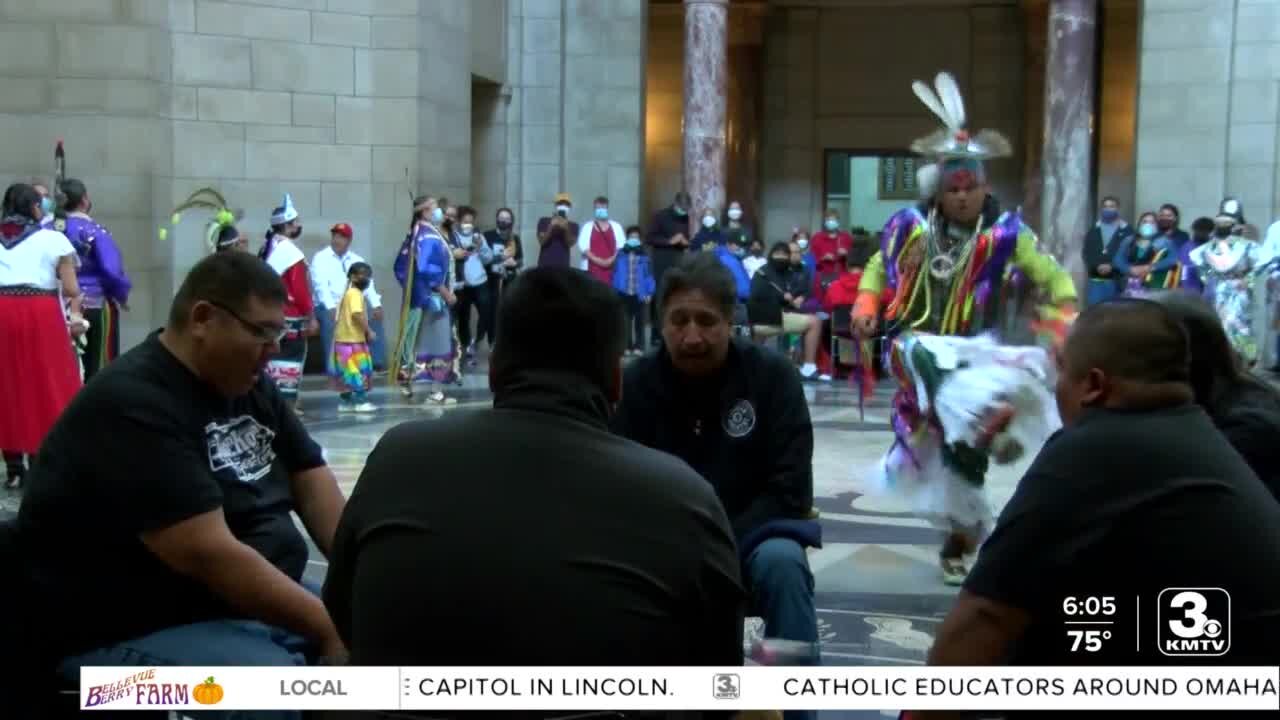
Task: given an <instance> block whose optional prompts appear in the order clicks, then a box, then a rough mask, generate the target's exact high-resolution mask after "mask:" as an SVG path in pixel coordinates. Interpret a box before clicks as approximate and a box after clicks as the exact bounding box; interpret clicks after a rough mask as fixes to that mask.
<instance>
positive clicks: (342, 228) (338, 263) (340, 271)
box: [311, 222, 386, 375]
mask: <svg viewBox="0 0 1280 720" xmlns="http://www.w3.org/2000/svg"><path fill="white" fill-rule="evenodd" d="M354 237H355V231H354V230H352V229H351V226H350V225H349V224H347V223H344V222H340V223H338V224H336V225H334V226H333V227H331V228H329V247H327V248H325V249H323V250H321V251H320V252H318V253H316V254H315V257H313V258H312V259H311V283H312V285H313V286H314V288H315V298H316V320H318V321H319V322H320V343H321V347H323V348H324V353H325V362H324V368H325V372H326V373H327V374H329V375H332V374H333V357H332V354H331V353H330V352H329V348H330V347H332V346H333V326H334V322H335V321H336V320H337V313H338V304H339V303H340V302H341V301H342V294H343V293H344V292H346V289H347V271H348V270H350V269H351V266H352V265H354V264H356V263H358V262H367V261H366V260H365V259H364V258H363V257H360V254H359V253H357V252H355V251H354V250H352V249H351V240H352V238H354ZM364 298H365V301H366V302H367V303H368V305H369V307H371V308H373V312H372V314H371V316H370V318H369V327H370V329H371V330H373V332H374V337H375V338H376V339H375V340H374V341H373V342H372V343H370V344H369V354H371V355H373V366H374V369H376V370H378V369H382V368H384V367H385V366H386V345H385V341H384V340H383V339H382V296H381V295H379V294H378V290H377V288H375V287H374V285H373V280H372V279H370V281H369V288H368V289H367V290H365V292H364Z"/></svg>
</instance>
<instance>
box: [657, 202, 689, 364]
mask: <svg viewBox="0 0 1280 720" xmlns="http://www.w3.org/2000/svg"><path fill="white" fill-rule="evenodd" d="M689 205H690V202H689V194H688V193H686V192H684V191H683V190H681V191H680V192H678V193H676V197H675V200H673V201H672V203H671V205H670V207H665V208H662V209H661V210H659V211H658V212H656V213H654V216H653V222H652V223H650V224H649V235H648V239H647V242H648V243H649V247H650V248H651V249H650V251H649V253H650V257H651V258H652V262H651V263H650V264H651V265H652V266H653V281H654V283H656V284H657V286H658V287H662V278H663V276H665V275H666V274H667V271H668V270H670V269H671V268H673V267H675V266H676V265H679V264H680V260H681V259H683V258H684V256H685V254H686V253H687V252H688V250H689V237H690V235H689ZM650 320H651V322H650V323H649V327H651V328H653V332H652V334H653V336H654V337H653V342H654V344H657V342H658V337H657V336H658V328H659V326H660V325H661V323H659V322H658V304H657V303H654V304H653V317H652V318H650Z"/></svg>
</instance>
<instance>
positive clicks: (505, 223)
mask: <svg viewBox="0 0 1280 720" xmlns="http://www.w3.org/2000/svg"><path fill="white" fill-rule="evenodd" d="M498 229H499V230H510V229H511V221H510V220H499V221H498Z"/></svg>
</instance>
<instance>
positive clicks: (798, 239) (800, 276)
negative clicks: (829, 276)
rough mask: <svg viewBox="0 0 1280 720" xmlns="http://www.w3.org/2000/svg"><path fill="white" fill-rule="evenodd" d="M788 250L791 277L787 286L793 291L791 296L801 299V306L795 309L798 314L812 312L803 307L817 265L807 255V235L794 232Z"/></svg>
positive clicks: (808, 295) (808, 294)
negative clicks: (798, 311) (797, 310)
mask: <svg viewBox="0 0 1280 720" xmlns="http://www.w3.org/2000/svg"><path fill="white" fill-rule="evenodd" d="M789 249H790V251H791V276H790V278H789V280H788V282H787V286H788V287H789V288H791V289H792V290H793V291H794V292H793V294H795V295H796V296H798V297H800V299H801V304H800V305H798V306H797V309H799V310H800V312H813V311H814V308H813V307H811V306H806V305H805V301H807V300H808V299H809V297H810V292H811V291H812V288H813V281H814V278H815V277H816V275H817V273H816V269H817V264H816V263H815V262H814V258H813V255H811V254H810V253H809V234H808V233H807V232H804V231H798V232H796V234H795V235H793V236H792V238H791V245H790V246H789Z"/></svg>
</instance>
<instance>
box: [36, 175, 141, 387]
mask: <svg viewBox="0 0 1280 720" xmlns="http://www.w3.org/2000/svg"><path fill="white" fill-rule="evenodd" d="M60 184H61V195H62V208H63V210H65V211H66V220H62V219H60V218H59V219H57V220H55V221H54V229H55V230H61V232H62V233H63V234H64V235H66V236H67V239H68V240H70V241H71V246H72V247H74V248H75V249H76V254H77V255H78V256H79V258H80V267H79V268H78V269H77V271H76V276H77V278H78V279H79V281H80V290H81V291H82V292H83V293H84V319H85V320H87V321H88V322H89V331H88V332H87V333H86V334H85V339H86V341H87V348H86V351H85V353H84V355H83V357H82V362H83V365H84V379H85V381H86V382H88V381H89V380H90V379H91V378H92V377H93V376H94V375H96V374H97V373H98V371H99V370H101V369H103V368H104V367H106V366H107V364H108V363H110V362H111V361H112V360H114V359H115V358H116V356H117V355H119V354H120V311H121V310H127V309H128V308H129V291H130V289H131V288H132V286H133V284H132V283H131V282H130V281H129V276H128V274H126V273H125V271H124V259H123V258H122V256H121V255H120V248H119V247H118V246H117V245H116V241H115V239H114V238H113V237H111V233H110V232H109V231H108V230H107V229H106V228H105V227H103V226H102V224H101V223H99V222H98V221H96V220H94V219H93V218H92V217H90V216H89V211H90V210H92V209H93V201H92V200H90V198H89V192H88V190H87V189H86V188H85V186H84V183H82V182H80V181H79V180H76V179H74V178H67V179H65V180H63V181H62V182H61V183H60ZM59 224H61V225H62V226H63V227H61V228H59V227H58V226H59Z"/></svg>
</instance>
